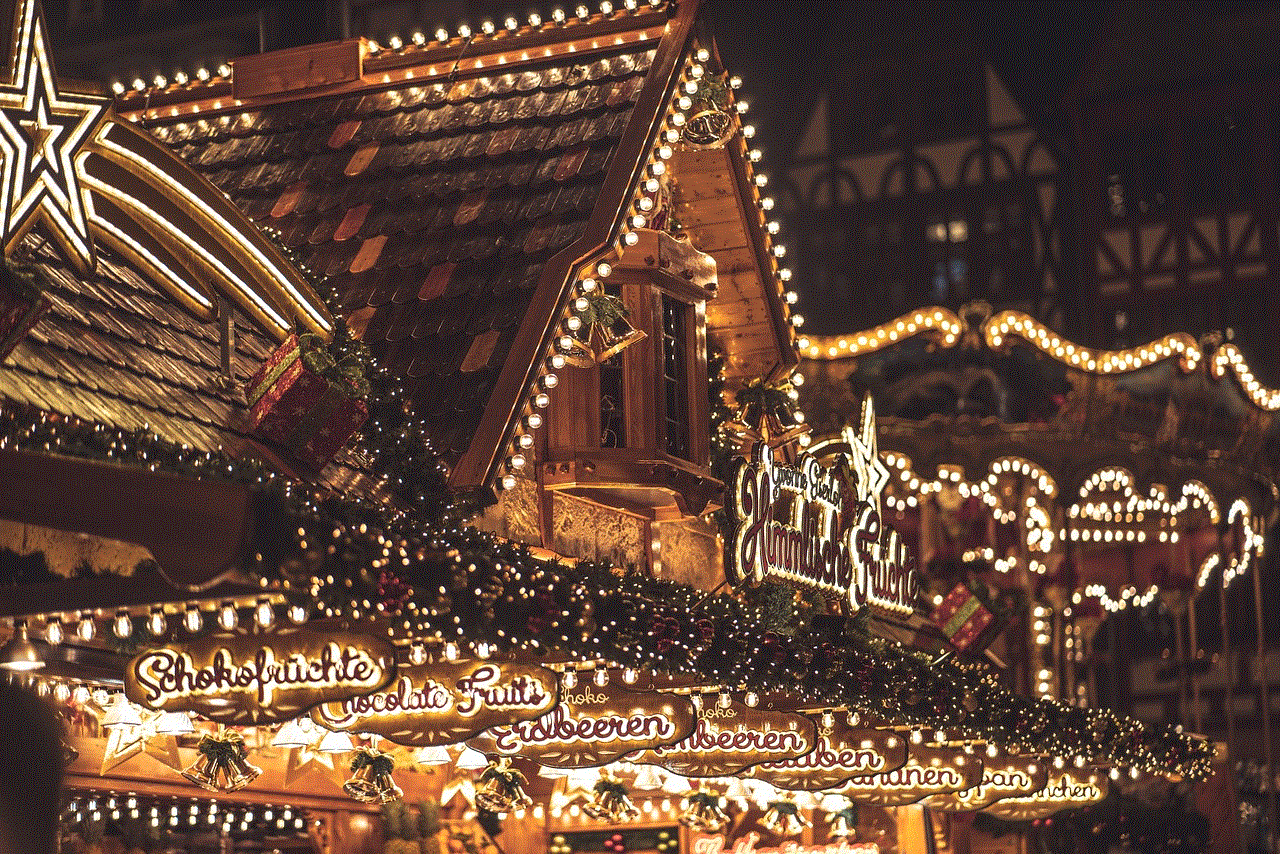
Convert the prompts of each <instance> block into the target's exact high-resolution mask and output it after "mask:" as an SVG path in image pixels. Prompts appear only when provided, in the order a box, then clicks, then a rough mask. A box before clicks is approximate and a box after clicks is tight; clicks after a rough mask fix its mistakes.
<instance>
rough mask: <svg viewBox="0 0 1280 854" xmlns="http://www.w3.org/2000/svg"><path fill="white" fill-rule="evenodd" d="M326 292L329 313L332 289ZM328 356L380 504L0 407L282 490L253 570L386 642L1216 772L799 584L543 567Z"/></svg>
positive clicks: (389, 396)
mask: <svg viewBox="0 0 1280 854" xmlns="http://www.w3.org/2000/svg"><path fill="white" fill-rule="evenodd" d="M304 273H305V269H304ZM318 290H319V291H320V293H321V294H322V296H324V297H325V298H326V299H327V300H328V301H329V302H330V304H334V302H335V301H334V294H333V293H332V291H331V289H330V288H328V287H327V286H326V285H323V284H322V285H321V286H320V287H319V288H318ZM329 350H330V354H331V355H332V356H333V358H334V360H335V362H337V363H338V364H345V365H348V366H355V365H359V366H360V367H361V368H362V372H363V374H364V376H365V377H366V378H367V379H368V382H369V384H370V395H369V409H370V416H369V419H368V421H367V422H366V425H365V427H364V429H363V431H362V436H361V438H360V441H359V445H358V449H357V457H358V458H362V459H363V460H365V461H366V463H367V470H368V471H369V472H370V473H371V474H372V475H373V476H374V477H375V478H376V479H377V482H378V484H379V485H380V487H381V489H380V490H379V491H380V492H381V493H383V494H379V495H377V496H376V497H370V496H365V495H360V494H358V493H348V494H345V495H342V496H338V495H332V494H329V495H326V494H323V493H322V492H321V491H320V490H319V489H317V488H315V487H313V486H309V485H306V484H298V483H295V482H293V481H291V480H289V479H288V478H286V477H285V476H283V475H280V474H278V473H276V472H274V471H272V470H271V469H269V468H267V467H266V466H264V465H262V464H261V463H260V462H259V461H256V460H253V459H237V458H234V457H231V456H230V455H228V454H226V453H224V452H222V451H217V452H202V451H197V450H194V449H192V448H190V447H188V446H182V445H177V444H175V443H172V442H166V441H165V440H162V439H160V438H159V437H158V436H156V435H155V434H152V433H147V432H138V433H127V432H124V431H120V430H115V429H112V428H108V427H104V426H103V425H101V424H89V423H85V422H81V421H79V420H77V419H74V418H65V417H63V416H59V415H56V414H50V413H47V412H43V411H40V410H35V409H32V408H29V407H14V406H11V405H8V404H5V405H3V406H0V448H4V447H16V448H22V449H26V450H35V451H41V452H46V453H59V454H63V455H69V456H78V457H85V458H90V459H107V460H112V461H115V462H120V463H125V464H132V465H137V466H140V467H143V468H146V469H148V470H151V471H157V470H165V471H169V472H175V473H178V474H183V475H186V476H190V477H195V478H217V479H224V480H232V481H235V482H239V483H244V484H248V485H250V486H252V487H254V488H259V489H266V490H270V491H272V492H274V493H276V494H278V495H279V496H281V497H282V499H283V501H282V505H283V507H284V511H285V516H286V518H287V522H286V523H285V524H284V525H283V526H281V528H282V529H283V530H287V531H292V532H293V533H294V534H295V536H294V538H293V539H292V540H291V541H290V539H289V537H288V536H285V537H284V538H283V539H277V541H275V542H272V543H263V544H261V547H260V550H259V552H260V553H259V555H258V560H257V563H256V565H255V566H252V567H246V568H245V569H246V570H248V571H250V572H252V573H253V574H256V575H258V576H259V577H262V578H264V579H270V580H274V581H277V582H282V583H283V586H284V588H285V589H286V591H287V592H288V594H289V595H291V596H299V595H303V594H305V595H308V596H310V597H313V598H314V599H316V600H317V601H318V602H319V603H320V610H321V612H322V613H323V614H324V615H325V616H332V617H335V618H341V619H346V618H351V619H361V618H367V617H378V618H385V619H388V620H389V621H390V627H389V628H390V633H391V635H392V637H396V636H397V635H398V636H400V637H401V638H404V639H412V638H421V637H427V638H433V637H434V638H438V639H440V640H442V641H454V642H471V643H479V642H487V643H488V644H490V645H491V646H493V647H494V648H496V649H498V650H502V651H511V652H522V653H530V654H534V655H547V654H556V655H568V656H571V657H573V658H575V659H578V660H581V661H587V662H593V661H594V662H600V661H604V662H609V663H612V664H615V665H618V666H622V667H632V668H645V669H650V670H653V671H655V672H659V673H667V674H673V675H682V676H692V677H695V678H698V679H700V680H705V681H706V682H707V683H708V684H714V685H721V686H728V687H731V688H738V689H742V690H747V691H754V692H757V693H770V692H783V693H786V694H789V695H791V696H794V697H796V698H797V699H799V700H802V701H805V702H808V703H821V704H826V705H831V706H847V707H848V708H850V709H853V710H856V711H859V712H861V713H865V714H867V715H870V716H873V717H877V718H881V719H885V720H888V721H890V722H892V723H894V724H896V725H901V726H904V727H915V728H920V729H928V730H930V731H937V730H945V731H946V732H947V733H949V734H951V737H958V738H966V737H967V738H974V739H983V740H990V741H995V742H998V743H1000V744H1004V745H1009V746H1011V747H1014V748H1017V749H1021V750H1023V751H1031V752H1037V753H1039V752H1047V753H1051V754H1055V755H1059V756H1066V757H1083V758H1084V759H1086V760H1089V761H1102V762H1108V763H1112V764H1117V765H1124V766H1131V767H1137V768H1140V769H1143V770H1146V771H1150V772H1153V773H1176V774H1180V775H1182V776H1186V777H1192V778H1198V777H1201V776H1204V775H1206V774H1207V773H1208V767H1209V762H1210V759H1211V757H1212V748H1211V747H1210V746H1209V745H1208V744H1207V743H1206V742H1203V741H1200V740H1197V739H1192V738H1191V737H1189V736H1187V735H1184V734H1182V733H1180V732H1176V731H1174V730H1173V729H1170V728H1166V729H1151V728H1147V727H1145V726H1144V725H1142V724H1141V723H1138V722H1137V721H1134V720H1131V719H1125V718H1121V717H1119V716H1117V715H1115V714H1113V713H1111V712H1108V711H1103V710H1086V709H1081V708H1078V707H1075V706H1073V705H1070V704H1067V703H1061V702H1056V701H1049V700H1037V699H1031V698H1025V697H1021V696H1018V695H1016V694H1014V693H1012V692H1010V691H1008V690H1007V689H1005V688H1004V687H1002V686H1001V685H999V683H998V682H997V676H996V674H994V673H992V672H991V671H989V670H987V669H985V667H984V666H982V665H978V664H965V663H961V662H957V661H954V660H948V661H945V662H942V663H935V662H933V661H931V659H930V658H929V656H927V655H925V654H923V653H920V652H916V651H913V650H910V649H907V648H904V647H902V646H901V645H898V644H895V643H892V642H890V641H887V640H884V639H881V638H877V637H873V636H871V635H870V634H869V633H868V632H866V631H865V627H864V626H860V625H859V624H858V622H857V621H852V620H850V621H841V620H839V619H835V618H831V617H829V616H825V617H824V618H823V619H821V620H818V619H812V618H811V617H810V614H809V613H806V611H805V608H806V607H810V608H812V606H811V605H810V604H809V603H805V602H802V601H797V597H795V596H794V594H791V595H790V596H787V595H786V593H788V592H790V591H785V592H784V591H781V590H769V589H766V590H764V591H758V592H755V593H750V594H743V595H737V594H719V595H713V596H709V597H708V596H706V595H705V593H704V591H700V590H697V589H696V588H693V587H691V586H688V585H682V584H678V583H676V582H673V581H668V580H664V579H659V578H652V577H648V576H645V575H642V574H639V573H623V572H621V571H620V570H618V569H617V568H615V567H612V566H608V565H603V564H597V563H591V562H585V561H584V562H579V563H577V564H576V565H570V564H569V563H568V562H566V561H559V560H544V559H541V558H538V557H535V556H534V555H533V554H532V553H531V552H530V551H529V550H528V549H527V548H525V547H524V546H521V545H519V544H515V543H511V542H507V541H504V540H500V539H498V538H496V537H494V536H492V535H490V534H486V533H482V532H480V531H477V530H475V529H474V528H469V527H466V526H465V523H464V520H465V519H466V518H467V517H468V516H470V515H472V514H473V513H474V512H475V510H476V509H478V507H479V503H478V502H477V501H476V500H474V497H460V496H457V495H451V494H450V493H449V491H448V490H447V475H448V469H447V467H446V466H445V464H444V463H443V462H442V461H441V460H440V458H439V457H438V456H437V455H436V454H435V453H434V451H433V450H432V448H431V445H430V442H429V441H428V440H427V438H426V431H425V425H424V424H423V422H422V421H421V420H420V419H419V418H418V417H417V416H415V415H414V414H413V412H412V408H411V406H410V400H409V394H408V392H407V390H406V389H405V387H404V385H403V383H402V382H401V381H400V379H399V378H398V377H394V376H391V375H390V374H389V373H388V372H387V371H385V370H384V369H382V368H380V367H379V366H377V364H376V362H375V361H374V359H373V358H372V356H371V354H370V353H369V351H368V349H367V348H366V347H365V346H364V345H363V344H362V343H361V342H360V341H358V340H357V339H356V338H355V337H354V336H352V335H351V334H350V332H349V331H348V330H347V329H346V327H345V325H343V324H339V325H338V328H337V330H336V332H335V336H334V339H333V341H332V342H331V343H330V345H329ZM711 362H712V365H713V366H714V367H713V368H712V373H711V378H710V387H709V393H710V394H711V396H712V400H711V402H712V408H711V412H712V418H713V426H714V428H715V429H714V431H713V438H712V445H713V457H714V459H715V463H716V465H717V466H718V467H719V469H720V470H718V472H717V474H718V475H721V476H723V473H724V472H725V471H727V464H728V462H729V460H730V459H731V457H732V453H733V450H734V449H735V448H736V444H731V442H732V439H731V437H730V436H728V435H727V431H726V430H725V429H724V425H725V424H726V423H727V421H726V419H727V418H729V417H733V416H734V415H735V413H733V411H732V409H731V407H729V406H728V405H727V403H726V402H725V400H724V394H723V389H724V386H723V382H724V376H723V370H722V367H723V356H722V355H720V354H712V357H711ZM756 386H758V387H760V388H763V386H762V385H761V384H759V383H757V384H756ZM756 386H753V388H756ZM785 391H786V390H783V392H781V393H780V394H781V396H779V394H773V395H772V396H770V397H769V398H768V400H765V399H763V398H762V399H760V400H755V399H754V398H753V397H752V395H751V394H750V393H748V394H747V395H745V397H744V399H741V400H739V401H738V403H739V406H740V409H741V408H744V407H748V406H753V405H754V406H755V407H756V409H758V410H760V411H761V412H762V413H763V412H764V411H765V410H766V409H768V410H769V411H773V410H777V409H781V410H784V411H788V412H789V411H790V410H791V408H792V407H793V405H794V396H791V395H786V394H785ZM759 396H760V394H757V395H756V397H759ZM775 398H777V399H775ZM766 404H767V406H766ZM788 420H789V419H788ZM812 610H813V611H817V610H818V609H817V608H812Z"/></svg>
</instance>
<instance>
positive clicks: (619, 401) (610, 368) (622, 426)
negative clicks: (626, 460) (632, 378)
mask: <svg viewBox="0 0 1280 854" xmlns="http://www.w3.org/2000/svg"><path fill="white" fill-rule="evenodd" d="M622 395H623V392H622V357H621V354H619V355H616V356H614V357H613V358H612V359H610V360H609V361H607V362H605V363H604V364H602V365H600V447H602V448H624V447H626V444H627V436H626V419H625V418H623V413H622V407H623V398H622Z"/></svg>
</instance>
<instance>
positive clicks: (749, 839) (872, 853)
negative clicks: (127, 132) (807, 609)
mask: <svg viewBox="0 0 1280 854" xmlns="http://www.w3.org/2000/svg"><path fill="white" fill-rule="evenodd" d="M759 841H760V834H758V833H756V832H755V831H754V830H753V831H751V832H749V833H747V834H746V835H744V836H740V837H738V838H737V839H735V840H734V841H733V844H732V845H730V844H728V843H727V842H726V841H725V838H724V837H723V836H719V835H717V836H703V835H698V836H695V837H694V838H693V845H692V846H691V847H692V849H693V854H879V852H880V846H879V845H876V844H875V843H874V842H850V841H849V840H848V839H843V838H842V839H833V840H831V841H830V842H827V843H823V844H818V845H805V844H803V843H801V842H795V841H793V840H787V841H784V842H783V843H782V844H780V845H778V846H776V847H775V846H770V847H763V848H762V847H757V843H758V842H759Z"/></svg>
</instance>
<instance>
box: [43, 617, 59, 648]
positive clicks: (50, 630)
mask: <svg viewBox="0 0 1280 854" xmlns="http://www.w3.org/2000/svg"><path fill="white" fill-rule="evenodd" d="M44 639H45V640H47V641H48V642H49V643H51V644H54V645H55V646H56V645H57V644H60V643H62V621H61V620H59V619H58V618H57V617H51V618H50V619H49V624H48V625H46V626H45V627H44Z"/></svg>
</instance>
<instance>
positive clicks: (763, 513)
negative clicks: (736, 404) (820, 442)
mask: <svg viewBox="0 0 1280 854" xmlns="http://www.w3.org/2000/svg"><path fill="white" fill-rule="evenodd" d="M875 430H876V427H875V414H874V412H873V411H872V409H871V403H870V401H867V402H865V403H864V404H863V414H862V430H861V432H860V433H859V434H855V433H854V432H853V431H852V430H846V438H847V440H848V442H849V446H850V448H851V450H852V460H845V459H843V458H842V459H841V460H839V461H838V462H837V463H836V465H835V466H832V467H827V466H824V465H823V464H822V463H821V462H819V461H818V459H817V458H816V457H813V456H810V455H808V454H801V455H800V457H799V459H798V460H797V461H796V463H795V464H794V465H788V464H785V463H779V462H776V461H775V460H774V459H773V454H772V452H771V451H770V449H769V447H768V445H767V444H766V443H763V442H761V443H758V444H757V445H756V446H755V448H754V449H753V450H752V452H751V456H750V458H749V459H748V458H738V459H737V460H736V461H735V463H734V468H733V471H732V473H731V475H730V479H729V489H728V490H727V493H726V494H727V498H728V502H727V503H728V508H727V509H728V512H729V518H730V519H731V520H732V524H733V534H732V547H731V548H730V549H729V550H728V560H727V561H726V564H725V572H726V574H727V575H728V577H729V579H730V580H731V581H732V582H734V583H735V584H742V583H749V584H759V583H761V582H762V581H764V580H765V579H776V580H779V581H783V582H787V583H791V584H798V585H802V586H804V587H809V588H812V589H814V590H817V591H819V592H821V593H824V594H827V595H831V596H836V597H838V598H840V599H842V600H843V601H844V602H846V603H847V604H848V606H849V608H850V610H853V611H856V610H858V609H859V608H862V607H863V606H865V605H872V606H874V607H877V608H880V609H883V610H885V611H888V612H891V613H895V614H910V613H911V612H912V611H913V610H914V609H915V602H916V597H917V588H918V579H917V578H916V559H915V556H914V555H913V554H912V553H911V551H910V550H909V549H908V548H907V546H906V544H905V543H904V542H903V541H902V539H901V538H900V537H899V536H898V534H897V532H896V531H894V530H893V529H891V528H889V526H888V525H887V524H886V523H885V521H884V517H883V515H882V514H881V509H880V496H881V493H882V492H883V490H884V487H885V484H886V483H888V480H889V472H888V469H886V468H885V466H884V463H882V462H881V461H880V457H879V454H878V453H877V452H876V433H875Z"/></svg>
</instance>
